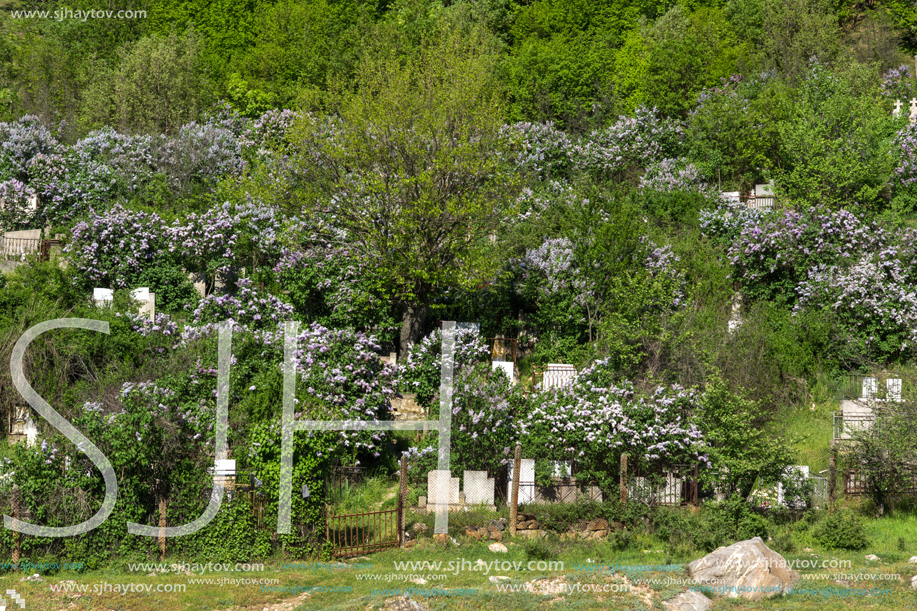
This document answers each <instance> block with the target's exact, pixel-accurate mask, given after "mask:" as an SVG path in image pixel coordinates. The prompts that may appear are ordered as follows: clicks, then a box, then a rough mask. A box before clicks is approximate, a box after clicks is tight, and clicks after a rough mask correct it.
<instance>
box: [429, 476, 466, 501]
mask: <svg viewBox="0 0 917 611" xmlns="http://www.w3.org/2000/svg"><path fill="white" fill-rule="evenodd" d="M458 502H459V478H457V477H450V474H449V471H439V470H437V469H433V470H431V471H430V472H429V473H427V505H457V504H458Z"/></svg>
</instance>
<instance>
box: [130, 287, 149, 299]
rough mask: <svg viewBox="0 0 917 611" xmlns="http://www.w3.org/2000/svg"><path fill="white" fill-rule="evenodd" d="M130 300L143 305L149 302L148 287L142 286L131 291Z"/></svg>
mask: <svg viewBox="0 0 917 611" xmlns="http://www.w3.org/2000/svg"><path fill="white" fill-rule="evenodd" d="M131 299H133V300H134V301H139V302H141V303H143V302H144V301H149V300H150V287H148V286H143V287H140V288H139V289H134V290H132V291H131Z"/></svg>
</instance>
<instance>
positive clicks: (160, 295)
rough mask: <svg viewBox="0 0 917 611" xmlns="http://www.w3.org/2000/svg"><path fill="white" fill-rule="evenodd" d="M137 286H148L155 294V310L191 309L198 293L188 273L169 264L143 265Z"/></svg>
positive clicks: (177, 310) (195, 302) (179, 310)
mask: <svg viewBox="0 0 917 611" xmlns="http://www.w3.org/2000/svg"><path fill="white" fill-rule="evenodd" d="M136 285H137V286H148V287H149V288H150V292H151V293H155V294H156V311H157V312H182V311H185V310H192V309H194V306H195V305H196V304H197V301H198V293H197V290H196V289H195V288H194V285H193V284H191V281H190V280H189V279H188V274H186V273H185V272H183V271H182V270H181V269H180V268H179V267H176V266H174V265H169V264H161V265H151V266H147V267H144V268H143V269H142V270H141V272H140V275H139V276H138V277H137V280H136Z"/></svg>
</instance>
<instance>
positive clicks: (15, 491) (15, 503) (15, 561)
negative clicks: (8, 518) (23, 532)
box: [12, 484, 22, 570]
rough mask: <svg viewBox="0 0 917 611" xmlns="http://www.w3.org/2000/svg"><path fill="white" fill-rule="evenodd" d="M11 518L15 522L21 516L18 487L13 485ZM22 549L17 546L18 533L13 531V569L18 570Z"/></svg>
mask: <svg viewBox="0 0 917 611" xmlns="http://www.w3.org/2000/svg"><path fill="white" fill-rule="evenodd" d="M12 509H13V517H14V518H16V519H17V520H18V519H19V517H20V515H21V513H22V512H21V510H20V505H19V485H18V484H13V508H12ZM21 552H22V549H21V548H20V545H19V531H16V530H14V531H13V568H14V569H16V570H19V558H20V557H21V555H22V554H21Z"/></svg>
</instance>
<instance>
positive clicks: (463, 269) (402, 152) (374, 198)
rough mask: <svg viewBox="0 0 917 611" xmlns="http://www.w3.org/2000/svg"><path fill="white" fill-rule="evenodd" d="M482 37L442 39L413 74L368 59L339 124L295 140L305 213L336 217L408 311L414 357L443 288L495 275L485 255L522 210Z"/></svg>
mask: <svg viewBox="0 0 917 611" xmlns="http://www.w3.org/2000/svg"><path fill="white" fill-rule="evenodd" d="M481 37H482V35H481V33H480V32H478V31H476V30H471V31H468V32H452V33H447V32H441V33H440V38H439V39H438V41H437V42H435V43H434V44H431V45H430V46H429V47H428V48H425V49H423V50H422V51H420V52H418V53H417V54H416V55H414V56H412V57H410V58H409V60H408V61H407V63H406V65H403V64H402V61H401V60H400V59H399V58H394V57H391V56H390V55H388V54H387V55H384V56H381V57H371V58H367V59H365V60H364V61H363V62H362V63H361V64H360V67H359V71H358V75H359V78H360V82H361V83H362V85H361V87H360V88H359V90H358V91H356V92H347V91H341V92H340V93H339V94H338V95H337V97H336V98H335V100H334V104H333V105H334V107H335V108H336V110H337V115H338V116H337V117H336V118H332V117H317V116H306V117H304V119H303V121H302V122H301V123H300V125H299V128H298V130H297V131H296V133H295V134H294V136H293V137H292V140H293V141H294V143H295V146H296V149H297V154H296V171H297V173H298V176H299V180H300V184H301V185H302V187H303V190H302V192H301V195H300V199H299V200H298V201H299V203H300V204H301V205H302V206H303V208H304V209H305V210H306V211H307V213H308V214H309V215H310V216H312V217H313V218H316V219H318V218H323V217H324V218H328V217H331V218H334V219H335V220H336V225H337V227H338V228H339V229H345V230H346V231H347V232H348V234H349V235H350V236H351V239H352V242H351V243H352V244H353V245H354V247H359V248H360V249H362V253H361V254H363V255H364V256H365V257H366V258H367V259H368V260H373V261H376V262H379V263H380V265H379V266H378V267H376V269H375V275H376V278H377V279H378V281H379V282H380V283H381V284H382V285H383V286H386V287H388V289H389V291H390V293H391V295H392V296H393V297H394V298H395V299H396V300H398V301H399V302H400V303H403V304H405V309H404V312H405V314H404V320H405V327H404V328H405V329H407V330H408V333H407V334H406V335H405V333H404V332H403V334H402V335H403V336H402V338H401V352H402V353H404V352H405V351H406V349H407V343H408V341H416V340H418V339H419V338H420V334H421V331H422V322H423V320H424V318H425V312H426V308H427V307H428V306H429V303H430V300H431V298H432V289H433V287H435V286H438V285H442V284H446V283H449V284H453V283H455V284H459V285H463V286H468V285H473V284H475V283H476V282H477V281H479V280H480V278H481V277H482V276H486V274H487V273H488V272H489V271H490V270H492V269H494V267H495V262H493V261H492V260H488V259H487V257H486V255H487V254H488V253H487V251H486V250H485V249H484V248H483V246H484V244H485V243H486V242H487V236H488V235H489V233H490V232H491V231H493V230H495V229H496V227H497V224H498V223H499V221H500V219H501V218H502V217H503V215H504V214H506V212H507V208H508V207H510V202H509V201H508V198H507V196H508V195H509V194H510V192H511V187H512V185H513V179H512V175H511V174H510V173H509V168H508V167H507V166H506V165H505V163H504V162H503V161H502V160H501V158H500V155H498V154H495V152H496V151H497V150H499V149H500V147H501V142H502V141H501V140H500V139H499V137H498V131H499V127H500V125H501V122H502V118H503V117H502V115H503V105H502V103H501V101H500V99H499V96H498V94H497V91H496V89H495V83H494V77H493V59H494V58H493V57H492V56H490V55H489V54H488V53H487V50H486V47H484V46H483V45H484V43H482V42H481ZM329 133H334V134H335V138H334V140H329V139H328V135H329ZM380 164H381V165H380ZM380 167H384V168H385V170H384V172H385V174H386V175H387V176H388V177H389V178H388V179H385V180H381V179H380V176H379V168H380ZM370 219H379V221H378V222H377V221H376V220H370ZM330 239H332V240H333V239H336V238H335V237H334V236H330Z"/></svg>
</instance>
